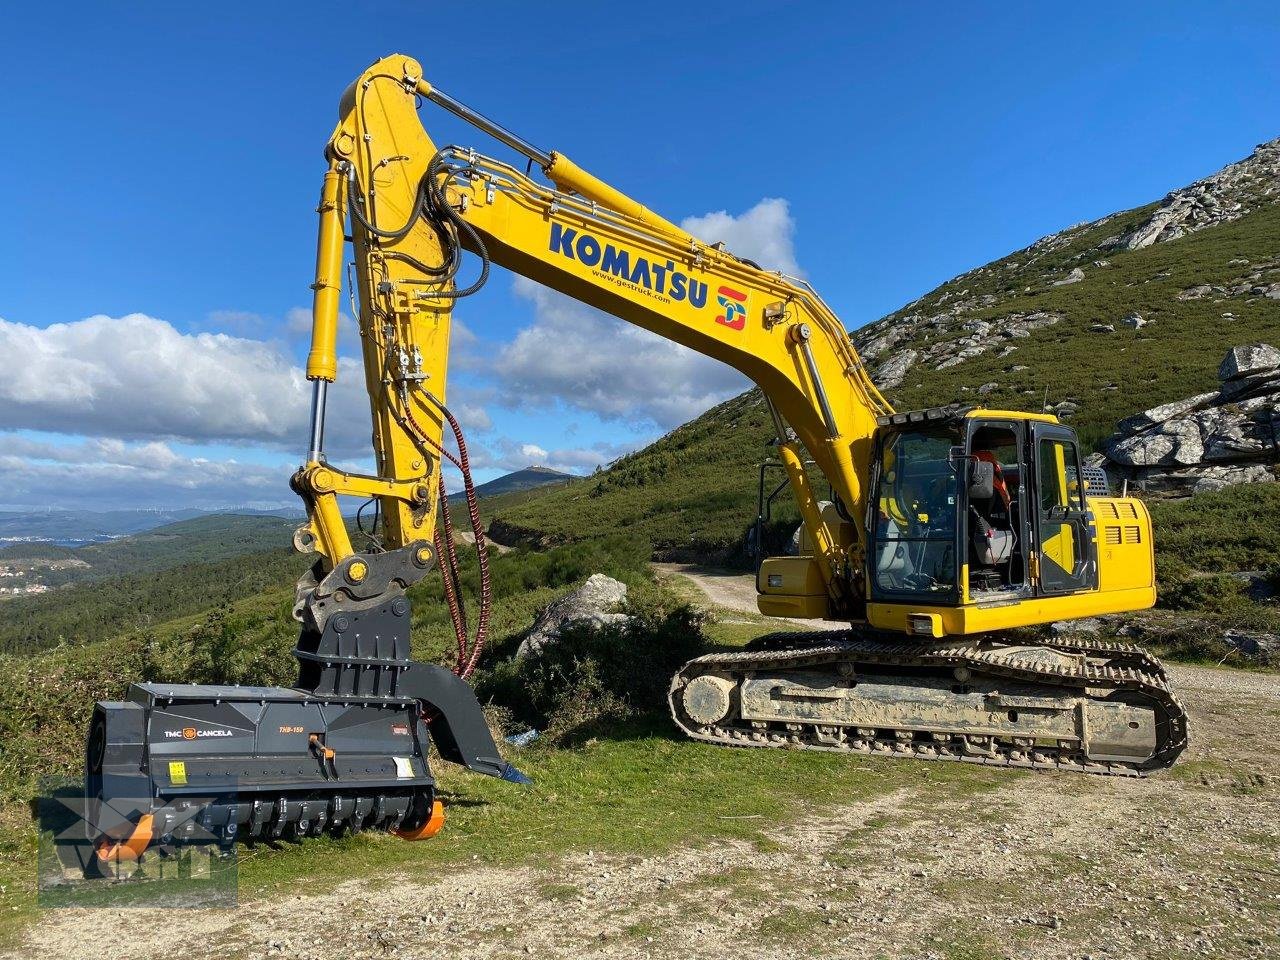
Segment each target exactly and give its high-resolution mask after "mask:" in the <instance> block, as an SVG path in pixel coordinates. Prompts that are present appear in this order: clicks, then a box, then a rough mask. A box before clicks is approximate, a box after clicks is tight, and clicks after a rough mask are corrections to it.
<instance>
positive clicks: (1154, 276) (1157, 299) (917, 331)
mask: <svg viewBox="0 0 1280 960" xmlns="http://www.w3.org/2000/svg"><path fill="white" fill-rule="evenodd" d="M855 341H856V343H857V345H858V348H859V350H860V351H861V353H862V355H863V357H864V358H865V359H866V361H867V363H868V366H869V367H870V369H871V370H872V372H873V375H874V376H875V378H876V380H877V381H878V382H879V383H881V384H882V385H883V387H884V388H885V389H886V391H887V392H888V394H889V396H890V398H891V399H892V401H893V402H894V404H895V405H896V406H897V407H898V408H899V409H912V408H919V407H926V406H931V405H935V404H941V403H948V402H952V401H962V402H968V403H974V404H982V405H984V406H989V407H993V408H1013V409H1025V410H1040V409H1042V408H1047V409H1049V410H1052V411H1054V412H1056V413H1057V414H1058V415H1059V416H1060V417H1061V418H1062V419H1063V420H1064V421H1065V422H1067V423H1070V424H1072V425H1074V426H1075V427H1076V429H1077V430H1078V431H1079V433H1080V435H1081V438H1082V440H1083V442H1084V443H1085V445H1086V446H1087V447H1089V448H1090V449H1091V450H1101V449H1104V447H1105V449H1108V450H1112V452H1114V453H1117V454H1119V451H1120V449H1121V448H1120V447H1117V446H1116V445H1115V444H1116V443H1117V442H1119V440H1118V439H1117V440H1112V439H1111V438H1113V437H1114V435H1115V431H1116V424H1117V423H1118V422H1120V421H1124V422H1125V423H1127V424H1128V425H1129V427H1130V428H1132V427H1133V426H1134V425H1135V421H1134V420H1132V419H1131V418H1133V417H1134V416H1135V415H1136V414H1138V413H1139V412H1141V411H1152V410H1158V409H1160V408H1161V407H1162V406H1163V405H1167V404H1171V403H1178V402H1182V401H1186V400H1187V399H1188V398H1196V397H1200V398H1201V399H1202V400H1205V401H1206V402H1207V399H1208V395H1213V396H1217V395H1218V394H1219V389H1220V387H1221V386H1222V384H1221V383H1220V382H1219V378H1218V373H1219V366H1220V365H1221V364H1222V362H1223V357H1224V356H1226V355H1227V353H1228V351H1230V350H1231V349H1232V348H1234V347H1238V346H1242V345H1247V344H1257V343H1273V344H1274V343H1280V140H1275V141H1271V142H1269V143H1265V144H1262V145H1260V146H1259V147H1257V149H1256V150H1254V152H1253V153H1252V154H1250V155H1249V156H1248V157H1246V158H1245V159H1244V160H1241V161H1239V162H1238V163H1233V164H1231V165H1229V166H1227V167H1225V168H1223V169H1222V170H1221V171H1219V172H1218V173H1215V174H1213V175H1212V176H1210V177H1206V178H1205V179H1203V180H1199V181H1197V182H1196V183H1194V184H1191V185H1190V186H1188V187H1184V188H1182V189H1180V190H1175V191H1173V192H1172V193H1170V194H1169V195H1168V196H1166V197H1165V198H1164V199H1163V200H1161V201H1159V202H1157V203H1152V204H1148V205H1146V206H1143V207H1138V208H1136V209H1133V210H1127V211H1123V212H1120V213H1115V214H1112V215H1110V216H1107V217H1103V218H1102V219H1100V220H1096V221H1093V222H1091V223H1083V224H1078V225H1076V226H1073V227H1068V228H1067V229H1066V230H1063V231H1061V232H1059V233H1055V234H1052V235H1050V236H1047V237H1044V238H1043V239H1041V240H1038V241H1036V242H1035V243H1033V244H1032V245H1031V246H1029V247H1027V248H1025V249H1023V250H1019V251H1017V252H1016V253H1013V254H1010V255H1009V256H1007V257H1003V258H1001V259H1000V260H997V261H995V262H993V263H989V264H987V265H985V266H982V267H978V268H977V269H974V270H971V271H969V272H968V273H965V274H962V275H961V276H958V277H956V278H955V279H953V280H950V281H948V282H947V283H945V284H943V285H942V286H940V287H938V288H937V289H936V290H933V291H931V292H930V293H928V294H925V295H924V296H922V297H920V298H919V299H918V300H915V301H914V302H912V303H910V304H908V305H906V306H905V307H903V308H902V309H900V310H897V311H895V312H893V313H891V314H889V315H888V316H886V317H884V318H882V319H880V320H878V321H876V322H874V323H872V324H869V325H868V326H866V327H864V328H862V329H860V330H858V331H857V333H856V334H855ZM1255 399H1256V398H1255ZM1268 402H1269V403H1270V404H1271V406H1270V408H1269V409H1272V410H1273V409H1274V405H1275V404H1274V397H1272V399H1271V400H1270V401H1261V402H1259V403H1257V404H1255V406H1256V407H1259V408H1262V407H1266V405H1267V403H1268ZM1193 406H1194V405H1193ZM1185 411H1191V412H1193V413H1198V412H1201V411H1199V410H1198V409H1197V410H1193V409H1192V407H1186V408H1184V412H1185ZM1229 412H1230V411H1229ZM1254 415H1257V416H1258V417H1262V416H1264V414H1263V413H1262V412H1259V410H1254V411H1253V412H1252V413H1251V414H1250V416H1251V417H1252V416H1254ZM1266 416H1270V414H1266ZM1251 422H1252V421H1251ZM1152 425H1154V424H1152ZM1249 429H1250V430H1252V429H1253V428H1249ZM770 436H771V428H770V426H769V424H768V416H767V413H766V411H765V409H764V407H763V404H762V402H761V398H760V396H759V394H758V393H757V392H755V391H751V392H748V393H746V394H744V395H742V396H740V397H737V398H735V399H733V400H731V401H729V402H727V403H725V404H722V405H720V406H718V407H716V408H715V409H713V410H710V411H708V412H707V413H706V414H703V415H702V416H701V417H699V418H698V419H696V420H694V421H692V422H691V423H688V424H686V425H685V426H683V427H680V428H678V429H677V430H675V431H673V432H672V433H671V434H669V435H667V436H666V437H664V438H662V439H661V440H659V441H657V442H656V443H654V444H652V445H651V446H649V447H647V448H645V449H644V450H641V451H639V452H637V453H635V454H632V455H631V456H628V457H624V458H623V459H622V460H620V461H618V462H617V463H616V464H614V465H613V466H612V467H611V468H610V469H609V470H606V471H604V472H602V473H601V474H598V475H597V476H595V477H591V478H589V479H584V480H580V481H573V482H571V483H568V484H566V485H564V486H561V487H557V488H554V489H552V490H549V491H547V492H546V493H543V494H539V495H536V496H533V497H529V498H527V499H525V500H522V501H520V502H519V503H514V504H511V505H510V506H509V507H506V506H504V507H500V508H499V509H498V512H497V517H498V519H499V521H500V523H499V526H500V528H501V530H502V532H503V533H504V534H506V535H508V536H530V537H534V538H536V539H540V540H543V541H544V542H545V541H546V540H548V539H550V540H555V539H562V538H565V539H567V538H574V537H580V536H584V535H589V534H590V533H592V532H593V531H604V530H610V531H618V530H620V531H624V532H632V533H634V534H635V535H636V536H638V537H646V538H648V539H650V540H651V541H653V543H654V545H655V548H656V550H657V552H658V553H659V554H662V555H666V556H672V557H687V558H690V559H698V558H703V559H705V558H707V557H709V556H725V555H727V554H731V553H733V552H734V551H735V550H736V549H737V548H738V547H739V545H740V544H741V541H742V537H743V535H744V532H745V530H746V529H747V526H748V525H749V523H750V521H751V520H752V519H753V518H754V515H755V495H756V484H757V465H758V464H759V463H760V461H761V460H763V459H765V458H766V457H767V455H768V449H767V447H766V446H765V444H766V442H767V441H768V439H769V437H770ZM1250 436H1251V437H1253V436H1254V434H1252V433H1251V434H1250ZM1201 446H1202V447H1203V444H1201ZM1181 449H1183V450H1184V451H1186V452H1187V453H1188V455H1189V453H1190V451H1191V449H1192V448H1191V447H1190V446H1189V445H1184V446H1183V447H1182V448H1181ZM1273 453H1274V446H1272V447H1271V448H1269V449H1268V450H1265V451H1261V452H1260V453H1259V456H1258V457H1257V458H1256V460H1255V465H1256V466H1258V467H1259V469H1256V470H1250V471H1245V472H1240V471H1237V472H1236V473H1235V474H1234V475H1232V477H1231V479H1249V480H1259V479H1266V478H1271V477H1272V476H1274V471H1273V467H1272V465H1271V462H1268V461H1272V462H1273V461H1274V457H1273V456H1272V454H1273ZM1120 456H1121V460H1120V461H1119V462H1113V465H1115V466H1120V465H1125V466H1128V465H1126V464H1123V463H1122V461H1123V455H1120ZM1183 459H1186V457H1185V456H1184V457H1183ZM1135 466H1136V465H1135ZM1142 466H1143V469H1144V471H1145V472H1143V473H1141V475H1139V474H1137V473H1135V474H1133V476H1134V478H1135V479H1141V480H1148V481H1150V480H1158V478H1157V476H1156V475H1157V474H1160V473H1161V472H1162V471H1163V472H1165V473H1171V472H1175V471H1184V478H1190V482H1189V483H1177V482H1172V483H1166V484H1164V485H1163V486H1164V488H1176V489H1178V490H1181V491H1184V492H1185V491H1186V490H1188V489H1194V487H1195V483H1196V478H1195V476H1194V474H1195V471H1196V470H1201V471H1202V473H1203V474H1204V476H1211V475H1212V473H1213V470H1214V469H1215V468H1217V467H1221V466H1222V463H1221V462H1213V461H1208V460H1199V461H1196V462H1195V463H1194V464H1188V463H1183V462H1181V461H1178V462H1174V461H1173V460H1171V461H1170V462H1169V463H1166V464H1143V465H1142ZM1153 468H1158V469H1153ZM1185 471H1191V473H1186V472H1185ZM1204 471H1208V472H1207V473H1206V472H1204ZM770 485H772V483H771V484H770ZM1211 485H1212V484H1211ZM1158 487H1161V484H1160V483H1159V482H1157V483H1155V484H1153V492H1154V488H1158ZM784 499H785V498H784ZM782 509H784V510H785V509H786V507H785V505H784V506H783V507H782Z"/></svg>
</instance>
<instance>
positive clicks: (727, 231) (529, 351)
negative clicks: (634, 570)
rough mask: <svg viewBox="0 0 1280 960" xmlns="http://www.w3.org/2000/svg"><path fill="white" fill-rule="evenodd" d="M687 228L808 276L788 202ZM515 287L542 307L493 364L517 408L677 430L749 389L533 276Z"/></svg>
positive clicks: (732, 374)
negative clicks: (567, 411) (568, 411)
mask: <svg viewBox="0 0 1280 960" xmlns="http://www.w3.org/2000/svg"><path fill="white" fill-rule="evenodd" d="M682 226H683V227H684V228H685V229H687V230H689V231H690V232H691V233H694V234H695V235H697V236H699V237H701V238H703V239H705V240H706V241H708V242H716V241H718V240H724V241H725V245H726V246H727V248H728V249H729V250H731V251H732V252H734V253H736V254H738V255H739V256H743V257H747V258H749V259H752V260H755V261H756V262H758V263H760V264H761V266H763V267H765V268H766V269H782V270H784V271H785V272H788V273H793V274H798V273H799V272H800V269H799V266H798V265H797V264H796V261H795V250H794V245H793V242H794V234H795V224H794V221H793V220H792V219H791V214H790V211H789V208H788V206H787V202H786V201H785V200H780V199H766V200H761V201H760V202H759V203H757V204H756V205H755V206H754V207H752V208H751V209H750V210H747V211H746V212H744V213H742V214H740V215H738V216H733V215H731V214H729V213H727V212H725V211H719V212H716V213H709V214H707V215H706V216H703V217H690V218H688V219H687V220H685V221H683V223H682ZM515 289H516V292H517V294H519V295H520V296H522V297H525V298H526V299H528V300H530V301H531V302H532V303H533V307H534V312H535V320H534V322H533V324H532V325H531V326H528V327H526V328H525V329H523V330H521V331H520V332H519V333H518V334H517V335H516V337H515V339H514V340H512V341H511V342H510V343H507V344H505V345H504V346H503V347H502V348H501V349H500V350H499V351H498V352H497V355H496V357H495V359H494V360H493V361H492V368H491V370H492V373H493V375H494V376H495V378H496V379H497V380H498V382H499V384H500V387H499V397H500V399H501V402H502V403H504V404H505V405H507V406H510V407H535V408H547V407H552V408H554V407H558V406H565V407H570V408H575V409H579V410H585V411H589V412H591V413H594V414H596V415H598V416H600V417H604V418H606V419H616V420H623V421H628V422H632V423H636V424H643V425H650V424H651V425H655V426H657V427H659V428H660V429H662V430H669V429H671V428H673V427H676V426H678V425H680V424H682V423H684V422H686V421H688V420H690V419H692V418H693V417H696V416H697V415H698V414H700V413H702V412H703V411H705V410H707V409H709V408H710V407H712V406H714V405H715V404H717V403H719V402H721V401H723V400H726V399H728V398H729V397H731V396H733V395H734V394H735V393H738V392H740V391H742V390H744V389H746V387H747V386H748V383H747V380H746V379H745V378H744V377H743V376H742V375H741V374H739V373H738V372H737V371H736V370H733V369H732V368H731V367H728V366H725V365H724V364H722V363H719V362H718V361H715V360H711V359H710V358H708V357H705V356H703V355H701V354H699V353H696V352H694V351H692V350H689V349H688V348H686V347H682V346H680V345H679V344H676V343H672V342H671V341H669V340H665V339H663V338H661V337H659V336H657V335H656V334H653V333H650V332H648V331H646V330H643V329H641V328H639V327H635V326H632V325H630V324H628V323H626V322H624V321H621V320H618V319H616V318H614V317H611V316H608V315H607V314H604V313H601V312H600V311H598V310H594V309H592V308H590V307H587V306H585V305H583V304H581V303H579V302H578V301H576V300H573V299H571V298H569V297H566V296H564V295H562V294H559V293H556V292H555V291H552V290H549V289H547V288H546V287H543V286H540V285H538V284H536V283H534V282H532V281H530V280H528V279H526V278H523V277H518V278H517V279H516V282H515Z"/></svg>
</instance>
